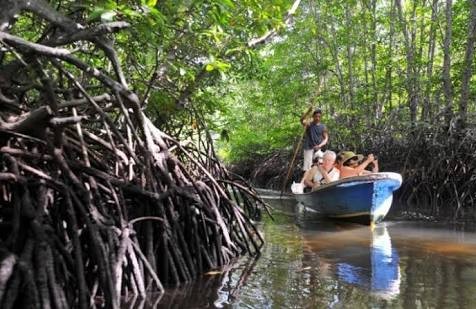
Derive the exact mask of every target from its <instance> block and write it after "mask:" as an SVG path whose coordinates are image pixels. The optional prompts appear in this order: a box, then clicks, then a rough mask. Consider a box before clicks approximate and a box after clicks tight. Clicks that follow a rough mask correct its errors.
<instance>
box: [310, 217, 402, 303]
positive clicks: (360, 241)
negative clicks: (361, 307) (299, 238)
mask: <svg viewBox="0 0 476 309" xmlns="http://www.w3.org/2000/svg"><path fill="white" fill-rule="evenodd" d="M369 236H371V238H369ZM369 241H370V244H369ZM306 244H307V246H308V248H309V249H311V250H312V251H313V252H315V253H316V254H317V255H318V256H319V257H320V263H321V265H320V269H321V270H325V272H326V273H327V275H329V274H330V273H329V271H331V273H335V276H336V277H337V279H338V280H339V281H341V282H345V283H347V284H351V285H355V286H358V287H360V288H363V289H366V290H369V291H370V293H372V294H373V295H376V296H378V297H381V298H385V299H390V298H393V297H395V296H396V295H398V294H399V293H400V267H399V256H398V252H397V250H396V248H392V243H391V239H390V235H389V234H388V231H387V228H386V226H385V225H378V226H376V227H375V229H373V231H372V234H371V235H369V230H368V229H363V228H357V229H348V230H345V231H340V232H325V233H319V234H317V235H316V234H314V235H313V236H311V235H310V236H309V238H308V237H306ZM332 270H334V271H332Z"/></svg>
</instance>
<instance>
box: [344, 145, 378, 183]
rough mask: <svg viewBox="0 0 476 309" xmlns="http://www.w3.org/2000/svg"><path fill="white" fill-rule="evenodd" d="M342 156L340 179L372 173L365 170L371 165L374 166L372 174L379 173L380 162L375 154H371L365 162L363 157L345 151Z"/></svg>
mask: <svg viewBox="0 0 476 309" xmlns="http://www.w3.org/2000/svg"><path fill="white" fill-rule="evenodd" d="M341 156H342V166H341V168H340V179H342V178H347V177H353V176H360V175H363V174H367V173H371V172H370V171H367V170H365V169H366V168H367V166H369V165H370V164H371V163H372V164H373V165H374V166H373V169H372V172H373V173H376V172H378V161H377V160H376V158H375V157H374V155H373V154H369V155H368V156H367V158H366V159H365V160H362V159H363V156H362V155H356V154H355V153H354V152H352V151H344V152H342V154H341Z"/></svg>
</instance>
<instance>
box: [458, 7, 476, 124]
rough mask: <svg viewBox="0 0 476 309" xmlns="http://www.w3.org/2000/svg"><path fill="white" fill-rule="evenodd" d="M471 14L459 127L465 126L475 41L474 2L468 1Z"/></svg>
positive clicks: (475, 16) (475, 13) (475, 19)
mask: <svg viewBox="0 0 476 309" xmlns="http://www.w3.org/2000/svg"><path fill="white" fill-rule="evenodd" d="M470 3H471V4H470V7H471V13H470V17H469V26H468V39H467V43H466V52H465V54H464V65H463V74H462V76H461V98H460V101H459V118H460V120H461V124H460V125H461V126H462V127H464V126H465V125H466V117H467V111H468V99H469V90H470V89H469V81H470V80H471V75H472V66H473V57H474V43H475V40H476V1H475V0H471V1H470Z"/></svg>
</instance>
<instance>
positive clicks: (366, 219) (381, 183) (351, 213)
mask: <svg viewBox="0 0 476 309" xmlns="http://www.w3.org/2000/svg"><path fill="white" fill-rule="evenodd" d="M401 183H402V177H401V176H400V174H397V173H374V174H369V175H365V176H358V177H350V178H344V179H341V180H339V181H336V182H333V183H330V184H327V185H323V186H320V187H319V188H318V189H317V190H315V191H313V192H310V193H302V194H294V195H295V197H296V200H298V201H299V202H301V203H302V204H304V206H306V207H309V208H311V209H314V210H315V211H318V212H319V213H321V214H323V215H325V216H327V217H330V218H338V219H346V220H351V221H357V222H360V223H364V224H370V223H377V222H379V221H381V220H383V218H384V217H385V216H386V214H387V213H388V211H389V210H390V207H391V205H392V199H393V191H395V190H397V189H398V188H399V187H400V185H401Z"/></svg>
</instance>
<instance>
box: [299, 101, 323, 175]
mask: <svg viewBox="0 0 476 309" xmlns="http://www.w3.org/2000/svg"><path fill="white" fill-rule="evenodd" d="M307 114H308V113H306V114H305V115H304V116H303V117H301V123H302V125H303V126H304V127H305V128H306V133H305V136H304V147H303V148H304V163H303V166H302V169H303V170H304V171H307V170H308V169H310V168H311V164H312V158H313V156H314V152H317V155H318V156H320V157H322V155H323V152H322V150H321V149H322V148H323V147H324V146H325V145H326V144H327V140H328V139H329V134H328V132H327V128H326V126H325V125H324V124H323V123H321V116H322V111H321V110H320V109H319V108H318V109H316V110H315V111H314V112H313V113H312V120H311V119H306V116H307Z"/></svg>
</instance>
